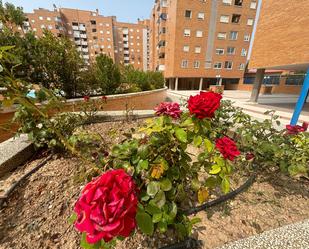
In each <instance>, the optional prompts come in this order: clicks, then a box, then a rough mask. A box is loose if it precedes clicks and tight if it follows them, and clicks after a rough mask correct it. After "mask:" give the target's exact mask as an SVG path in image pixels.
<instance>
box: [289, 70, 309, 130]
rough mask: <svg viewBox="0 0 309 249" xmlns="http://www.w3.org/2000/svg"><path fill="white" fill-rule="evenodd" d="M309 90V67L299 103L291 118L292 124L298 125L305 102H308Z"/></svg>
mask: <svg viewBox="0 0 309 249" xmlns="http://www.w3.org/2000/svg"><path fill="white" fill-rule="evenodd" d="M308 92H309V68H308V70H307V75H306V77H305V81H304V85H303V87H302V90H301V92H300V95H299V98H298V101H297V104H296V106H295V110H294V114H293V117H292V120H291V125H297V122H298V119H299V115H300V113H301V111H302V109H303V107H304V104H305V103H306V99H307V96H308Z"/></svg>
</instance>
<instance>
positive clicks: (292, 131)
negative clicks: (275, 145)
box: [286, 122, 308, 135]
mask: <svg viewBox="0 0 309 249" xmlns="http://www.w3.org/2000/svg"><path fill="white" fill-rule="evenodd" d="M286 129H287V134H289V135H296V134H298V133H300V132H305V131H307V130H308V123H307V122H304V123H303V125H302V126H300V125H287V126H286Z"/></svg>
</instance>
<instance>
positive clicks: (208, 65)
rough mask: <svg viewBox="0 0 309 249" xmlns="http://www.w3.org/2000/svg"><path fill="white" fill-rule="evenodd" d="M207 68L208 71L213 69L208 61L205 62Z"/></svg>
mask: <svg viewBox="0 0 309 249" xmlns="http://www.w3.org/2000/svg"><path fill="white" fill-rule="evenodd" d="M205 68H206V69H209V68H211V62H208V61H206V62H205Z"/></svg>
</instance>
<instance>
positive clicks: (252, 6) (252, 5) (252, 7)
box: [250, 2, 257, 10]
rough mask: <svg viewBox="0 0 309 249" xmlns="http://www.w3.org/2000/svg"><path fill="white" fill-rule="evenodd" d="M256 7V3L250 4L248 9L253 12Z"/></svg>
mask: <svg viewBox="0 0 309 249" xmlns="http://www.w3.org/2000/svg"><path fill="white" fill-rule="evenodd" d="M256 6H257V3H256V2H251V3H250V9H253V10H255V9H256Z"/></svg>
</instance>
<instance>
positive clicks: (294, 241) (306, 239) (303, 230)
mask: <svg viewBox="0 0 309 249" xmlns="http://www.w3.org/2000/svg"><path fill="white" fill-rule="evenodd" d="M237 248H241V249H246V248H248V249H266V248H267V249H283V248H284V249H308V248H309V220H306V221H303V222H300V223H295V224H291V225H288V226H284V227H280V228H277V229H274V230H270V231H267V232H264V233H262V234H259V235H256V236H252V237H249V238H247V239H243V240H239V241H236V242H233V243H231V244H228V245H225V246H223V247H220V248H219V247H218V248H217V249H237Z"/></svg>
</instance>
